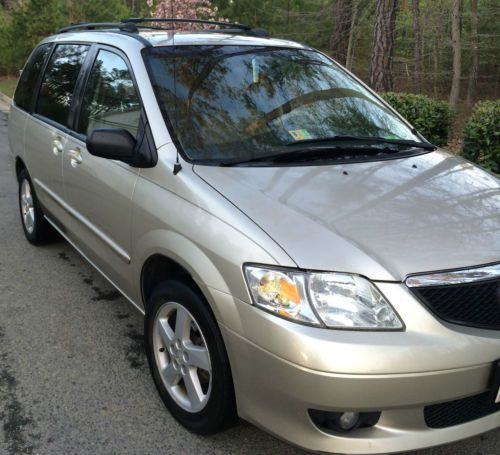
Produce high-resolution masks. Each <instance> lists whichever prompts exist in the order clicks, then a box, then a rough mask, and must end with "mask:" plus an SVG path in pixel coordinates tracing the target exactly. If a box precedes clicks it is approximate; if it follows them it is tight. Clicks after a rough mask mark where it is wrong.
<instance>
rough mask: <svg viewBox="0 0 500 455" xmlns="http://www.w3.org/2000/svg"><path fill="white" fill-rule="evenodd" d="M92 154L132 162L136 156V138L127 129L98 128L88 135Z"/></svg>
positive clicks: (88, 146) (88, 144) (88, 148)
mask: <svg viewBox="0 0 500 455" xmlns="http://www.w3.org/2000/svg"><path fill="white" fill-rule="evenodd" d="M87 150H88V152H89V153H90V154H91V155H94V156H99V157H101V158H107V159H109V160H118V161H123V162H124V163H127V164H130V163H131V162H132V160H133V157H134V150H135V139H134V137H133V136H132V135H131V134H130V132H128V131H127V130H125V129H119V128H96V129H94V130H92V131H91V132H90V134H89V135H88V136H87Z"/></svg>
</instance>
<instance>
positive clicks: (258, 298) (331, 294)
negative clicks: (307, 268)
mask: <svg viewBox="0 0 500 455" xmlns="http://www.w3.org/2000/svg"><path fill="white" fill-rule="evenodd" d="M244 271H245V276H246V278H247V283H248V287H249V290H250V294H251V295H252V299H253V302H254V303H255V304H256V305H257V306H259V307H261V308H264V309H266V310H268V311H271V312H273V313H277V314H279V315H281V316H283V317H286V318H288V319H293V320H295V321H297V322H302V323H307V324H312V325H322V324H321V323H323V324H324V325H326V326H327V327H331V328H339V329H348V328H350V329H372V330H376V329H384V330H388V329H389V330H391V329H392V330H397V329H401V328H403V323H402V322H401V320H400V319H399V318H398V316H397V314H396V312H395V311H394V310H393V309H392V307H391V305H390V304H389V302H387V300H386V299H385V298H384V296H383V295H382V294H381V293H380V291H379V290H378V289H377V288H376V287H375V285H373V284H372V283H371V282H370V281H368V280H367V279H365V278H362V277H360V276H357V275H350V274H347V273H308V272H295V271H292V270H290V271H288V270H285V269H282V270H274V269H270V268H267V267H266V268H264V267H257V266H245V267H244Z"/></svg>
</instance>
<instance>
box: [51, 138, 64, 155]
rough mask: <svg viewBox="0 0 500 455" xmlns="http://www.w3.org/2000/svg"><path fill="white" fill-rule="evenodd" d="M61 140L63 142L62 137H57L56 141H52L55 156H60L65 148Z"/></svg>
mask: <svg viewBox="0 0 500 455" xmlns="http://www.w3.org/2000/svg"><path fill="white" fill-rule="evenodd" d="M61 140H62V138H61V136H55V137H54V140H53V141H52V153H53V154H54V155H55V156H58V155H59V153H61V152H62V151H63V150H64V146H63V144H62V142H61Z"/></svg>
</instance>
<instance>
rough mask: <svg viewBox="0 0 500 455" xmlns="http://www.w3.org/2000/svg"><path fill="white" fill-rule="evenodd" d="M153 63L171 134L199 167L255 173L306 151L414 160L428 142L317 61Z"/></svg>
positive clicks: (296, 53)
mask: <svg viewBox="0 0 500 455" xmlns="http://www.w3.org/2000/svg"><path fill="white" fill-rule="evenodd" d="M144 58H145V61H146V64H147V67H148V71H149V73H150V76H151V79H152V83H153V87H154V90H155V93H156V97H157V99H158V102H159V105H160V108H161V110H162V112H163V115H164V117H165V120H166V122H167V124H168V125H169V128H170V131H171V133H173V135H174V139H175V140H176V141H177V144H178V145H180V148H181V152H182V153H184V154H185V156H186V158H188V159H190V160H192V161H195V162H196V161H198V162H204V163H207V164H211V163H214V164H217V163H223V162H235V161H236V162H238V161H239V160H241V162H244V161H246V160H247V161H251V162H252V163H253V162H258V161H259V159H261V158H263V157H266V156H276V155H279V154H281V153H283V154H287V153H290V150H291V149H296V148H297V147H299V148H300V147H304V148H305V146H306V144H307V150H313V149H314V146H316V147H321V148H322V150H325V148H328V147H330V148H332V150H333V149H335V150H336V152H335V153H337V152H338V150H339V149H340V150H351V151H352V150H353V149H356V148H360V147H362V148H363V149H364V150H366V149H368V148H371V147H373V148H375V149H378V150H386V151H389V148H391V147H392V152H394V150H395V149H397V150H398V151H399V150H401V149H402V148H404V149H405V150H406V151H407V150H408V149H409V148H411V147H410V145H409V144H410V142H421V139H420V138H419V137H418V136H417V135H416V134H414V132H412V130H411V129H410V128H409V127H408V126H407V125H406V124H405V123H404V122H403V121H401V120H400V119H399V118H398V117H397V116H396V115H395V114H393V113H392V112H391V111H390V110H389V109H388V108H387V107H385V106H384V104H383V103H382V102H381V100H380V99H379V98H377V97H376V96H374V95H373V94H372V93H371V92H370V91H368V90H367V89H366V88H364V87H363V86H362V85H361V84H360V83H359V82H358V81H356V80H355V79H354V78H353V77H352V76H350V75H349V74H348V73H347V72H346V71H345V70H343V69H342V68H341V67H340V66H338V65H336V64H335V63H334V62H332V61H331V60H330V59H328V58H327V57H325V56H324V55H322V54H321V53H319V52H317V51H313V50H307V49H292V48H290V49H289V48H275V47H253V46H199V45H198V46H176V47H156V48H149V49H146V50H145V51H144ZM329 138H331V139H332V142H331V144H330V145H329ZM360 139H361V140H360ZM377 139H383V141H377ZM391 141H394V144H393V145H388V144H390V143H391ZM405 141H407V143H406V144H405ZM290 146H292V147H290ZM413 150H416V149H415V148H413ZM325 156H326V155H325ZM325 156H323V158H322V159H325ZM301 159H302V160H303V156H302V157H301Z"/></svg>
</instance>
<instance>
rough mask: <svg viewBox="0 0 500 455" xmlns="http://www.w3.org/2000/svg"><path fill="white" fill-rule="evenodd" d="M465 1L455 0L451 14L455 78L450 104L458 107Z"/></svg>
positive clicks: (453, 79)
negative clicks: (462, 18)
mask: <svg viewBox="0 0 500 455" xmlns="http://www.w3.org/2000/svg"><path fill="white" fill-rule="evenodd" d="M462 6H463V0H453V6H452V12H451V45H452V49H453V78H452V80H451V90H450V104H451V107H453V108H454V107H456V105H457V103H458V98H459V96H460V77H461V71H462V42H461V36H460V35H461V33H460V32H461V20H460V19H461V15H462Z"/></svg>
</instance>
